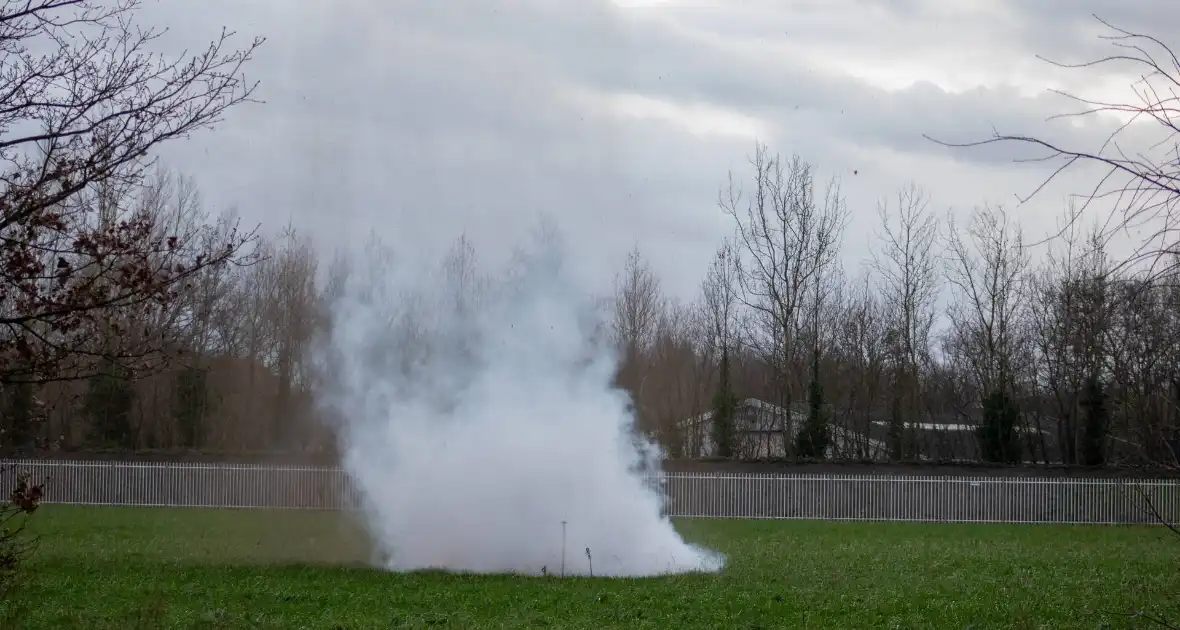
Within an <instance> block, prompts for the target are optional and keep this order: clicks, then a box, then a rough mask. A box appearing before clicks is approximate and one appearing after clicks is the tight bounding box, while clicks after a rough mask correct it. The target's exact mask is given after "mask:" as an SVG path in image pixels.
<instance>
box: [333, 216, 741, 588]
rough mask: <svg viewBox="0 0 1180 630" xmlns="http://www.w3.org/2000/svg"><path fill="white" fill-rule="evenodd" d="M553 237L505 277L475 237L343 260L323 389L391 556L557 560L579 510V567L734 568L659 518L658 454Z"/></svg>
mask: <svg viewBox="0 0 1180 630" xmlns="http://www.w3.org/2000/svg"><path fill="white" fill-rule="evenodd" d="M544 235H545V237H544V238H541V239H538V242H537V243H535V244H534V245H533V247H532V248H531V250H530V251H529V252H527V253H521V254H519V255H518V256H517V257H516V258H515V259H514V262H513V265H512V267H511V270H510V271H509V272H508V273H507V274H504V275H503V277H498V278H496V279H495V280H490V279H488V278H485V277H481V275H480V274H479V270H478V266H477V265H476V263H475V257H474V251H473V249H472V248H471V247H470V245H469V243H468V242H467V241H465V240H460V241H459V243H458V245H457V246H456V248H455V249H454V250H453V251H452V252H451V254H450V255H449V256H448V258H447V260H446V262H445V264H443V265H433V266H432V265H428V264H426V263H425V261H422V260H407V261H401V260H398V258H397V257H396V255H391V254H389V253H388V252H382V251H379V250H378V249H374V248H370V249H369V251H368V253H367V255H365V256H363V258H364V260H363V261H362V260H353V261H351V264H350V265H347V266H346V267H338V269H337V270H338V271H342V270H345V269H347V272H346V273H339V274H337V276H336V277H335V278H334V282H333V285H332V290H331V294H332V298H331V300H330V304H329V305H328V308H329V309H330V311H329V314H330V315H329V316H330V321H331V324H330V330H329V333H328V335H327V336H326V338H325V340H324V341H325V343H324V346H323V348H322V350H323V352H322V353H321V355H322V356H321V359H322V360H323V364H322V365H323V367H324V373H325V375H326V376H327V377H328V378H327V380H326V382H325V383H324V384H323V385H324V393H325V396H324V398H323V399H324V401H325V403H326V404H327V405H328V406H329V408H330V411H331V412H332V415H333V416H335V417H337V418H339V426H338V427H337V430H338V436H339V438H340V441H341V443H342V446H343V449H342V450H343V466H344V467H345V469H346V470H347V471H348V473H349V474H350V475H351V476H352V477H353V478H354V480H355V483H356V484H357V485H358V486H359V489H360V491H361V493H362V495H363V500H364V516H365V520H366V524H367V525H368V527H369V529H370V533H371V535H372V537H373V539H374V541H375V542H376V544H377V545H378V547H379V551H380V554H381V562H382V563H383V564H384V565H385V567H386V568H388V569H390V570H396V571H404V570H416V569H444V570H451V571H460V572H476V573H522V574H540V573H541V572H542V571H543V568H544V569H546V570H547V571H548V573H550V574H558V573H559V572H560V571H561V570H562V558H563V548H562V538H563V525H562V522H563V521H564V522H565V526H564V529H565V532H564V534H565V549H564V562H565V573H566V574H567V575H585V574H588V573H590V572H591V570H592V571H593V574H594V575H603V576H644V575H657V574H665V573H681V572H693V571H717V570H720V569H721V567H722V565H723V563H724V559H723V558H722V556H720V555H719V554H717V553H715V552H712V551H710V550H707V549H703V548H700V547H698V546H695V545H691V544H688V543H686V542H685V541H684V540H683V539H682V538H681V537H680V535H679V534H678V533H677V532H676V531H675V530H674V528H673V526H672V523H671V522H670V521H669V520H668V518H666V517H664V516H662V514H661V507H662V500H663V498H662V496H661V495H660V493H659V492H658V491H656V490H655V489H654V488H653V486H652V485H651V483H650V482H649V481H648V480H647V478H645V473H647V472H650V471H655V470H658V468H659V458H660V456H661V455H660V453H659V452H658V449H657V448H656V447H655V446H654V445H653V444H651V443H649V442H647V441H645V440H640V439H637V438H635V437H634V433H633V418H632V416H631V414H630V412H629V411H628V409H627V406H628V399H627V396H626V394H625V393H623V392H622V391H620V390H617V389H615V388H614V387H613V386H612V384H611V381H612V376H613V373H614V370H615V367H616V360H615V357H614V355H613V353H612V352H611V351H610V350H609V346H608V344H605V343H602V342H601V341H600V340H598V339H597V336H596V335H597V332H598V330H599V329H598V327H597V322H598V321H599V319H600V318H598V317H596V315H595V312H594V309H593V308H592V306H593V305H592V302H591V301H590V300H589V299H588V296H587V295H585V294H584V292H579V291H578V287H577V286H576V283H574V282H572V281H571V279H570V278H569V277H568V274H566V273H565V272H564V270H563V267H562V265H561V256H560V253H561V244H560V243H561V241H560V239H559V238H557V237H556V235H555V233H554V232H552V231H549V232H545V233H544ZM428 267H430V268H433V269H434V270H435V271H433V272H431V271H426V270H425V269H427V268H428ZM587 549H589V557H587V553H586V550H587Z"/></svg>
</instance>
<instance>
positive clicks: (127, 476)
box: [0, 460, 1180, 524]
mask: <svg viewBox="0 0 1180 630" xmlns="http://www.w3.org/2000/svg"><path fill="white" fill-rule="evenodd" d="M0 466H3V467H4V468H5V469H8V470H18V471H28V472H29V473H31V474H32V475H33V477H34V478H35V479H39V480H47V481H48V482H49V483H48V485H47V486H46V492H45V501H46V502H47V503H66V504H77V505H126V506H135V505H137V506H162V507H219V508H306V509H355V508H356V507H358V506H359V498H360V496H359V493H358V492H357V490H356V487H355V486H354V485H353V484H352V483H351V480H350V479H349V477H348V475H347V474H346V473H345V472H344V471H343V470H341V469H339V468H332V467H317V466H268V465H263V464H206V463H132V462H105V461H103V462H99V461H59V460H54V461H42V460H0ZM648 481H649V482H650V483H652V484H653V485H655V486H657V487H659V488H660V489H661V490H662V491H663V492H664V494H665V496H666V499H667V500H666V505H665V513H667V514H668V515H670V516H676V517H693V518H747V519H814V520H854V521H934V522H960V523H1076V524H1151V523H1157V522H1158V518H1157V517H1156V516H1155V514H1153V513H1152V510H1151V507H1152V506H1154V508H1155V510H1156V511H1157V512H1158V513H1159V515H1160V516H1162V517H1163V518H1165V519H1167V520H1168V521H1169V522H1177V521H1180V481H1177V480H1152V479H1134V480H1131V479H1095V478H1015V477H921V476H903V475H847V474H823V475H816V474H771V475H767V474H708V473H667V474H660V475H658V476H653V477H649V478H648Z"/></svg>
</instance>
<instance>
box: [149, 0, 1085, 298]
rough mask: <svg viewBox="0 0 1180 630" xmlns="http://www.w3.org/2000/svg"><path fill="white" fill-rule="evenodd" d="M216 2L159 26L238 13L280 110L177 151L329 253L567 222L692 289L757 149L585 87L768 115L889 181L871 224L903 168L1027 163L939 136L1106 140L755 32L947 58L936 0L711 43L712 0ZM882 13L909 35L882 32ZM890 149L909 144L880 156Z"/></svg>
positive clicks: (784, 146)
mask: <svg viewBox="0 0 1180 630" xmlns="http://www.w3.org/2000/svg"><path fill="white" fill-rule="evenodd" d="M1096 3H1098V0H1089V4H1096ZM206 4H207V6H205V7H204V8H203V10H202V12H200V13H199V14H196V15H194V14H192V13H191V12H187V11H186V12H180V11H178V10H176V9H175V8H173V7H171V6H169V5H165V4H164V3H161V4H160V5H152V7H153V8H152V9H151V12H150V13H149V14H148V15H145V18H149V19H155V20H157V21H159V22H160V23H165V24H171V25H172V26H173V28H174V32H175V35H176V37H178V38H181V39H185V38H188V40H191V41H196V42H199V41H201V39H202V38H205V39H207V38H208V37H210V36H211V35H212V34H215V32H216V29H217V28H218V27H219V26H220V24H221V23H223V22H224V23H229V24H231V25H232V26H234V27H236V28H238V29H239V30H241V31H242V32H243V34H253V33H254V32H260V33H262V34H265V35H267V36H268V37H269V38H270V42H269V43H268V44H267V46H266V47H264V49H263V51H261V52H260V56H259V58H258V61H257V63H255V64H254V66H253V67H252V68H251V70H250V72H251V75H252V76H255V77H257V78H260V79H262V80H263V81H264V83H263V85H262V87H261V91H260V96H261V97H262V98H264V99H266V101H267V103H266V104H265V105H261V106H250V107H244V108H241V109H239V110H237V111H235V112H232V114H231V119H230V120H228V121H227V122H226V124H224V125H223V126H222V129H221V130H220V131H219V132H218V133H216V134H213V135H204V136H200V137H198V138H197V139H195V140H194V141H193V142H191V143H187V144H184V145H176V146H174V147H172V148H170V149H169V152H168V153H167V155H166V157H167V158H168V160H169V161H170V162H171V163H173V164H174V165H176V166H177V167H178V168H180V169H182V170H186V171H189V172H193V173H194V174H196V175H197V176H198V178H199V179H200V181H201V182H202V184H203V188H204V189H205V191H206V196H207V197H208V198H210V200H211V201H213V202H214V203H215V204H217V205H229V204H233V203H236V204H237V205H239V206H240V207H241V209H242V213H243V215H244V216H246V217H247V218H251V219H256V220H265V221H266V222H267V223H270V224H274V223H281V222H285V220H286V218H287V217H288V216H291V217H293V218H294V221H295V223H296V224H297V225H300V226H302V227H304V229H305V230H307V231H311V232H313V233H314V234H315V235H316V236H317V238H319V239H321V240H322V241H323V242H325V243H326V244H328V245H329V246H333V245H348V244H350V243H355V242H356V241H357V236H358V234H363V233H364V232H367V231H369V230H370V229H375V230H377V231H378V232H380V233H382V234H383V235H385V237H386V238H388V239H390V240H391V241H393V242H394V243H395V245H397V244H401V245H403V246H404V247H410V248H426V247H433V248H441V247H443V246H445V244H446V242H448V241H449V240H450V239H451V238H453V237H454V236H455V235H456V234H457V233H458V232H459V231H462V230H467V231H468V232H469V233H470V234H471V235H472V236H473V237H474V238H475V239H476V241H477V242H478V243H479V245H480V247H481V249H483V250H485V251H487V253H488V255H490V256H492V257H495V256H496V255H497V254H498V253H500V254H502V253H503V251H504V250H506V249H507V248H509V247H511V246H512V245H514V244H515V242H516V241H517V240H518V239H519V238H521V237H522V236H523V235H524V234H525V233H527V231H529V230H531V229H532V227H533V224H534V221H535V220H536V218H537V216H538V215H539V214H542V213H548V214H550V215H552V216H553V217H554V218H555V219H557V221H558V222H559V224H561V225H562V226H563V227H564V228H565V229H566V231H567V232H569V233H570V234H571V235H572V236H573V237H574V238H571V239H570V240H571V242H572V243H573V244H574V247H575V248H576V249H577V252H576V253H575V258H576V260H577V262H578V263H579V264H580V266H581V267H583V269H584V273H585V274H586V275H587V276H588V277H591V278H593V279H594V281H595V282H596V283H597V286H598V287H600V288H607V287H609V280H610V277H611V275H612V274H613V273H614V271H615V269H616V268H617V267H618V265H619V263H620V262H621V260H622V257H623V255H624V254H625V252H626V250H627V249H629V248H630V247H631V246H632V245H634V244H635V243H637V242H638V243H639V244H640V246H641V247H642V248H643V249H644V251H645V253H646V254H647V255H648V256H649V257H650V258H651V259H652V260H653V263H654V264H655V266H656V268H657V270H658V271H660V272H661V274H662V275H663V276H664V277H665V278H666V279H667V281H668V283H669V284H670V288H671V290H672V291H673V292H674V293H677V294H680V295H686V294H688V293H690V292H691V291H693V290H694V289H695V287H696V285H697V283H698V282H699V278H700V275H701V272H703V269H704V266H705V265H707V263H708V257H709V254H710V252H711V251H712V249H713V247H715V245H716V243H717V242H718V240H719V239H720V238H721V236H723V235H724V234H725V233H726V231H727V223H726V220H725V218H724V217H723V216H721V215H720V212H719V211H718V210H717V208H716V207H715V199H716V193H717V189H718V187H719V185H720V183H721V182H722V180H723V179H724V177H725V174H726V171H727V170H729V169H730V168H731V167H735V168H737V169H739V171H740V168H741V166H742V165H743V160H744V157H745V155H746V154H747V153H749V151H750V150H751V149H752V148H753V140H752V139H749V138H736V139H735V138H713V137H710V138H699V137H694V136H692V135H691V134H688V133H686V132H685V131H684V130H682V129H679V128H677V127H676V126H674V125H672V124H669V123H666V122H662V121H658V120H651V119H644V120H627V119H618V118H615V117H612V116H610V115H608V114H606V113H604V112H595V111H592V110H590V109H588V108H587V107H585V106H580V105H578V104H577V103H573V102H571V101H569V100H568V99H567V98H566V96H567V94H566V90H567V89H568V88H581V89H587V90H592V91H596V92H599V93H601V94H604V95H609V94H618V93H633V94H639V95H645V96H649V97H654V98H660V99H665V100H668V101H671V102H674V103H681V104H685V103H692V102H701V103H711V104H714V105H717V106H721V107H726V108H731V109H733V110H735V111H738V112H741V113H745V114H748V115H752V116H756V117H758V118H760V119H762V120H764V121H766V122H767V123H768V124H769V129H768V131H767V133H766V135H765V137H763V138H762V139H763V140H765V141H767V142H768V143H769V144H770V145H771V147H772V148H773V149H777V150H782V151H784V152H797V153H799V154H801V155H802V156H804V157H805V158H807V159H809V160H812V161H814V162H816V163H817V164H818V165H819V166H820V167H821V169H823V170H825V171H827V172H830V173H838V174H844V175H845V176H846V177H849V176H850V173H851V171H852V170H854V169H859V170H866V168H867V170H869V171H871V172H872V177H873V178H874V179H873V181H874V182H879V183H880V184H881V185H882V186H885V187H886V188H885V189H869V188H867V187H866V185H865V184H861V183H858V182H853V183H850V185H849V191H850V196H854V197H855V198H850V205H855V206H856V207H857V208H858V209H859V210H858V212H860V213H861V214H864V215H865V216H871V205H872V201H873V199H875V197H877V196H880V195H885V194H889V193H890V191H891V190H892V189H893V188H895V187H896V186H897V185H900V184H901V183H902V181H904V179H907V178H910V177H914V178H916V179H918V180H919V182H920V180H921V178H922V176H923V175H924V173H920V172H917V173H915V172H907V171H905V168H908V166H907V165H909V164H918V163H926V161H929V160H932V159H947V160H951V161H954V162H958V163H961V164H962V165H963V167H962V168H959V167H954V168H951V167H949V166H948V167H947V169H946V172H947V173H952V172H953V173H954V175H948V176H947V177H951V178H961V179H962V181H963V182H966V181H967V180H968V179H969V178H970V177H971V176H970V175H969V174H968V173H969V172H970V169H972V168H979V169H984V171H986V172H991V173H993V174H992V175H989V177H992V178H993V179H992V180H991V181H993V182H995V184H996V187H999V186H1001V185H1010V184H1011V181H1012V180H1008V179H1004V178H1002V177H1000V176H999V175H996V174H995V173H998V172H1000V171H999V170H997V169H1005V168H1008V169H1016V170H1021V171H1023V170H1024V169H1027V168H1028V167H1013V166H1011V165H1010V162H1011V160H1012V158H1013V157H1020V156H1021V155H1022V154H1021V153H1020V152H1019V151H1017V150H1016V149H1015V148H1013V147H990V148H987V149H981V150H972V151H961V150H956V151H948V150H946V149H944V148H942V147H940V146H938V145H936V144H934V143H931V142H929V141H927V140H925V139H923V137H922V134H924V133H925V134H928V135H932V136H935V137H939V138H942V139H946V140H952V141H955V140H959V141H962V140H972V139H979V138H981V137H986V136H987V135H988V134H990V132H991V129H992V126H993V125H994V126H995V127H996V128H998V129H1000V130H1001V131H1012V132H1037V131H1038V130H1047V131H1046V132H1047V133H1053V134H1060V135H1061V137H1062V138H1063V139H1066V140H1071V141H1076V142H1079V143H1083V144H1092V143H1093V142H1095V141H1096V139H1099V138H1101V137H1104V134H1105V132H1106V131H1107V129H1106V128H1105V127H1101V128H1082V129H1072V128H1069V127H1068V126H1064V125H1050V126H1046V124H1045V123H1044V119H1045V118H1046V117H1047V116H1049V115H1050V114H1053V113H1057V112H1059V111H1061V107H1060V105H1061V104H1060V103H1059V102H1058V101H1055V100H1054V99H1053V98H1052V97H1050V96H1048V95H1045V96H1041V97H1037V98H1031V99H1030V98H1023V97H1021V96H1020V95H1019V94H1017V93H1015V92H1014V91H1012V90H1009V89H1006V88H988V89H980V90H978V91H975V92H967V93H963V94H949V93H946V92H943V91H942V90H940V89H938V88H937V87H934V86H933V85H930V84H924V83H921V82H919V83H917V84H915V85H914V86H912V87H910V88H908V89H905V90H900V91H894V92H889V91H885V90H881V89H877V88H874V87H871V86H869V85H867V84H865V83H864V82H862V81H860V80H857V79H854V78H851V77H848V76H840V75H838V74H833V73H831V72H827V71H822V70H821V69H819V68H815V67H812V66H810V65H809V64H808V63H807V62H806V61H805V60H803V59H793V58H790V57H781V58H767V57H765V56H758V55H757V54H752V53H750V52H749V51H748V49H746V48H743V47H742V46H741V45H738V44H741V43H742V42H743V41H747V40H746V39H743V38H753V37H763V38H771V37H778V36H780V35H778V34H777V33H779V32H780V31H781V32H782V35H781V36H784V37H798V38H799V39H800V40H802V41H803V43H804V44H805V43H807V42H809V41H820V40H822V39H823V38H828V45H829V46H832V45H838V42H841V41H848V42H849V46H848V48H849V50H851V51H854V53H855V54H864V53H863V51H865V50H869V51H873V50H879V51H881V52H880V54H887V53H888V51H889V50H897V49H899V48H902V47H910V48H913V47H916V46H918V45H919V43H921V42H922V40H923V33H925V34H927V35H931V37H930V38H929V39H931V40H932V41H931V42H929V43H928V44H927V46H928V47H929V49H930V50H931V51H935V50H939V46H945V41H944V40H945V39H946V37H945V33H943V32H941V30H940V29H944V28H945V24H944V23H940V22H939V19H942V18H938V17H937V15H936V13H935V14H930V15H935V17H926V18H925V19H923V17H922V16H923V15H928V14H927V13H923V11H927V10H928V7H927V6H926V5H923V4H921V3H917V2H908V3H904V2H903V3H891V4H889V5H888V7H890V8H888V9H886V10H882V9H880V7H881V6H883V5H884V3H876V2H871V3H865V2H836V1H835V0H832V1H830V2H812V3H807V4H802V5H796V6H802V8H801V9H799V10H798V11H795V12H792V11H790V10H785V9H783V8H782V6H781V5H780V4H778V3H773V2H770V1H769V0H763V1H762V2H748V3H741V4H736V5H726V6H724V7H721V8H720V9H716V13H714V14H713V15H715V16H718V17H719V21H718V22H717V23H716V24H714V25H713V26H712V28H711V30H712V32H713V35H711V36H708V37H702V36H700V34H699V33H698V34H695V35H694V34H693V33H692V32H691V31H690V30H688V29H686V28H685V27H684V25H683V23H682V22H678V20H680V19H681V18H684V19H689V18H693V16H694V15H696V16H697V17H699V15H700V14H694V13H692V12H687V13H684V12H677V10H673V11H671V12H670V13H667V14H666V15H669V16H673V17H669V18H664V17H659V16H660V15H662V14H659V13H649V14H648V15H650V16H654V17H650V18H640V17H637V16H639V15H640V14H638V13H633V12H632V13H628V12H626V11H623V10H619V9H617V8H614V7H613V6H611V5H610V4H608V3H606V2H580V1H579V2H561V3H554V2H548V1H542V0H497V1H494V2H492V1H488V2H475V1H472V2H456V3H451V2H445V3H444V2H426V1H424V0H423V1H410V2H398V3H389V2H378V1H376V0H365V1H356V2H339V3H322V4H320V3H309V4H300V5H298V6H296V5H293V4H290V3H289V2H285V3H283V4H281V5H280V4H279V2H278V0H269V1H268V2H255V3H238V2H231V1H230V0H210V1H209V2H207V3H206ZM1032 4H1036V3H1032ZM1004 6H1008V7H1014V6H1016V5H1015V4H1014V3H1010V4H1009V5H1004ZM1021 6H1024V5H1021ZM1038 6H1039V5H1038ZM882 11H884V12H882ZM1037 11H1041V12H1037ZM1017 15H1018V16H1021V17H1020V19H1021V20H1023V21H1024V22H1027V23H1028V24H1034V23H1037V22H1038V21H1042V22H1043V21H1045V20H1047V19H1049V17H1048V14H1047V13H1044V12H1043V10H1041V9H1037V10H1036V11H1034V10H1031V9H1030V10H1029V11H1028V12H1027V13H1018V14H1017ZM673 18H675V19H673ZM947 19H949V18H947ZM997 19H998V18H997ZM1009 21H1011V20H1010V19H1009ZM1069 23H1070V24H1072V23H1073V22H1072V21H1071V22H1069ZM702 24H703V25H702ZM882 25H902V26H904V29H903V30H901V31H900V32H898V33H896V34H893V35H888V34H882V33H880V32H879V31H880V29H881V28H883V27H882ZM697 26H698V27H699V28H703V29H705V30H710V27H709V24H708V23H698V24H697ZM968 26H971V24H970V23H965V26H964V28H966V27H968ZM976 26H977V28H975V29H974V30H965V31H964V32H963V33H960V34H957V37H958V39H961V40H962V41H964V42H973V44H972V45H983V44H982V43H981V42H986V41H987V40H988V38H990V37H995V38H996V39H997V41H1001V42H1005V43H1006V45H1011V46H1015V47H1019V48H1021V49H1024V48H1025V47H1026V46H1031V45H1030V44H1029V42H1027V41H1025V40H1024V39H1021V37H1023V36H1022V35H1021V33H1020V32H1015V33H999V35H997V34H996V31H995V30H988V29H987V28H983V27H982V26H980V25H976ZM983 26H986V25H983ZM992 26H993V27H994V26H995V25H994V24H993V25H992ZM1028 28H1029V29H1030V30H1031V29H1032V28H1033V27H1031V26H1030V27H1028ZM873 38H876V39H873ZM1074 39H1076V37H1074V36H1072V35H1071V36H1069V37H1064V36H1062V37H1061V41H1062V42H1067V41H1073V40H1074ZM188 40H186V41H188ZM178 41H179V40H178ZM750 41H752V40H750ZM1046 41H1048V40H1046ZM1062 45H1064V44H1062ZM1030 50H1031V49H1030ZM942 51H943V54H949V53H947V52H946V50H945V48H943V49H942ZM930 54H934V52H931V53H930ZM1028 56H1029V57H1031V56H1032V52H1031V51H1030V52H1028ZM881 152H885V154H888V153H889V152H892V153H895V154H897V155H902V156H907V158H906V159H905V160H894V162H895V164H875V165H866V164H864V162H863V160H865V159H867V157H866V156H870V155H875V154H879V153H881ZM948 164H949V162H948ZM964 169H967V170H964ZM1016 170H1013V171H1011V172H1016ZM981 172H982V171H981ZM1022 178H1026V176H1024V175H1021V176H1019V177H1017V179H1022ZM1033 178H1034V179H1035V176H1033ZM863 179H867V178H862V181H863ZM955 181H957V180H955ZM1022 181H1023V180H1022ZM920 183H921V182H920ZM874 185H876V184H874ZM948 188H949V189H951V190H954V189H956V188H957V189H960V190H964V191H965V190H975V188H972V187H969V186H965V185H960V186H948ZM1021 192H1024V191H1021ZM948 194H950V193H948ZM960 194H966V193H960ZM973 194H974V193H973ZM1005 194H1008V193H1005ZM978 201H979V199H978V198H965V197H962V198H949V197H948V198H947V199H946V203H948V204H953V205H958V206H969V205H971V204H972V203H976V202H978ZM1054 203H1055V202H1054ZM862 233H863V230H862Z"/></svg>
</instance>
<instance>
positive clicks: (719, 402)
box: [711, 348, 738, 458]
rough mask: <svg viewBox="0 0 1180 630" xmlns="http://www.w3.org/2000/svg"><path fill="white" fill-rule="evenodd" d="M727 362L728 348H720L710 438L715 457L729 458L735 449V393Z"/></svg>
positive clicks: (736, 404)
mask: <svg viewBox="0 0 1180 630" xmlns="http://www.w3.org/2000/svg"><path fill="white" fill-rule="evenodd" d="M730 372H731V367H730V364H729V350H728V349H727V348H722V349H721V366H720V375H719V377H718V381H717V392H716V393H715V394H714V395H713V415H712V424H711V429H712V436H711V437H712V438H713V444H714V446H715V447H716V449H715V452H714V454H715V455H716V456H717V457H725V458H730V457H733V456H734V455H735V454H736V451H737V426H736V421H737V407H738V399H737V395H736V394H735V393H734V391H733V379H732V377H731V374H730Z"/></svg>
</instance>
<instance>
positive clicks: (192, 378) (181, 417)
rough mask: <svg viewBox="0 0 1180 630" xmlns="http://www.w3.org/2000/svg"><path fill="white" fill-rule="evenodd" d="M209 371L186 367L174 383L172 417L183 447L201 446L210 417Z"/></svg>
mask: <svg viewBox="0 0 1180 630" xmlns="http://www.w3.org/2000/svg"><path fill="white" fill-rule="evenodd" d="M208 374H209V372H208V370H206V369H204V368H201V367H197V366H191V365H189V366H185V367H183V368H181V369H180V371H178V372H177V373H176V378H175V381H174V382H173V405H172V416H173V418H174V419H175V420H176V427H177V429H179V432H180V440H181V446H184V447H187V448H197V447H199V446H201V440H202V428H203V425H204V422H205V419H206V418H207V417H208V415H209V407H210V404H209V391H208V387H207V385H208V383H207V381H208Z"/></svg>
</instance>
